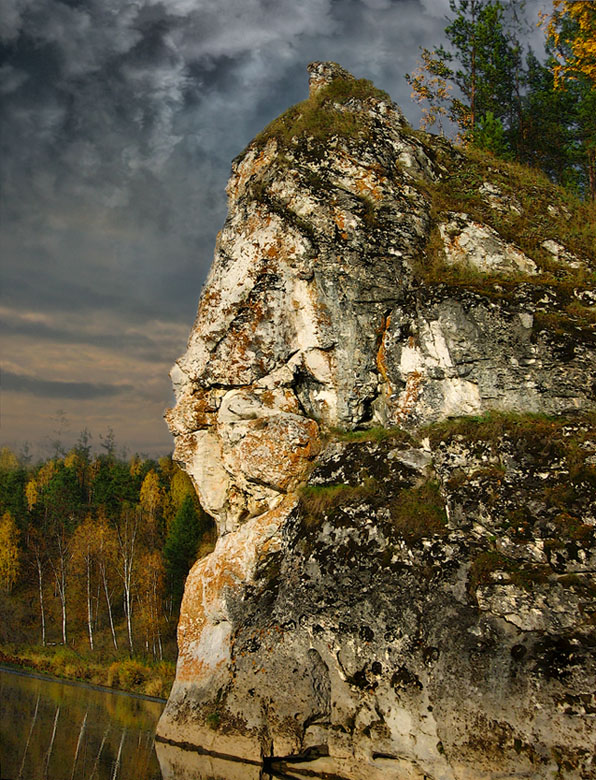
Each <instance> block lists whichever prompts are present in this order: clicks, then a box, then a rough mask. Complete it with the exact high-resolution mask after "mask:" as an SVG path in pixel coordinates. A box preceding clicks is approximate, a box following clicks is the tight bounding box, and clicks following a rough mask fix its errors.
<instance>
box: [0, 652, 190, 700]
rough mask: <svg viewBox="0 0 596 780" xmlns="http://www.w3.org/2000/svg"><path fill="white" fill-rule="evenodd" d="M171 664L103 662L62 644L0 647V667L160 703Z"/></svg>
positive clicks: (166, 690)
mask: <svg viewBox="0 0 596 780" xmlns="http://www.w3.org/2000/svg"><path fill="white" fill-rule="evenodd" d="M172 666H173V664H172V663H171V662H167V661H166V662H164V661H162V662H157V663H153V664H152V663H151V662H147V661H144V660H141V659H138V658H113V659H108V660H107V661H106V660H104V661H103V662H102V661H99V660H96V659H90V658H86V657H84V656H80V655H79V654H78V653H77V652H76V651H74V650H72V649H70V648H66V649H65V648H63V647H62V646H60V647H58V648H56V651H55V652H52V651H51V650H50V651H49V652H48V650H47V649H41V648H36V647H32V648H30V647H26V648H18V649H15V648H13V647H11V648H6V647H0V669H3V670H4V671H7V672H12V673H15V674H22V675H25V676H31V677H36V678H38V679H43V680H50V681H54V682H66V683H72V684H75V685H84V686H87V687H89V688H93V689H95V690H99V691H109V692H111V693H122V694H126V695H128V696H137V697H139V698H142V699H147V700H149V701H159V702H163V703H165V702H166V701H167V699H168V695H169V691H170V688H171V685H172V683H173V681H174V676H175V667H174V668H171V667H172Z"/></svg>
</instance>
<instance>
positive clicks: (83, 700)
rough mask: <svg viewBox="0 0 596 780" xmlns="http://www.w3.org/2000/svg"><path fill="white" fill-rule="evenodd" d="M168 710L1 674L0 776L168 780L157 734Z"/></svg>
mask: <svg viewBox="0 0 596 780" xmlns="http://www.w3.org/2000/svg"><path fill="white" fill-rule="evenodd" d="M163 707H164V703H163V702H161V701H151V700H148V699H142V698H139V697H135V696H129V695H126V694H118V693H112V692H111V691H103V690H97V689H95V688H92V687H90V686H84V685H78V684H71V683H67V682H55V681H53V680H46V679H40V678H36V677H30V676H27V675H23V674H19V673H15V672H9V671H4V670H0V778H1V780H17V779H18V780H21V778H22V780H37V779H38V778H39V780H42V779H43V780H46V778H47V780H79V779H80V778H85V780H161V777H162V775H161V772H160V768H159V763H158V761H157V757H156V754H155V748H154V734H155V726H156V724H157V720H158V718H159V716H160V714H161V711H162V709H163Z"/></svg>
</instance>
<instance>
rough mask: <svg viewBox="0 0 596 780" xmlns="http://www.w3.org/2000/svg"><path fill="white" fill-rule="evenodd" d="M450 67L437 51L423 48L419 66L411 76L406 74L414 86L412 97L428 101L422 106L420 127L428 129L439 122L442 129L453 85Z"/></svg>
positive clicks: (416, 99) (420, 101)
mask: <svg viewBox="0 0 596 780" xmlns="http://www.w3.org/2000/svg"><path fill="white" fill-rule="evenodd" d="M449 75H450V71H449V69H448V68H447V67H446V66H445V64H444V62H442V61H441V59H440V58H439V57H438V56H437V55H436V53H435V52H432V51H430V50H429V49H425V48H423V49H422V50H421V54H420V61H419V63H418V67H417V68H416V70H415V71H414V72H413V73H412V75H411V76H406V78H407V80H408V83H409V84H410V86H411V87H412V94H411V97H412V99H413V100H415V101H416V102H417V103H424V102H428V103H429V105H428V106H424V107H423V108H422V119H421V120H420V127H421V128H423V129H425V130H426V129H427V128H428V127H431V126H432V125H434V124H435V122H438V123H439V128H440V129H441V130H442V118H443V117H446V116H448V113H449V112H448V104H449V100H450V94H449V93H450V92H451V89H452V85H451V84H450V83H449V82H448V80H447V79H448V77H449Z"/></svg>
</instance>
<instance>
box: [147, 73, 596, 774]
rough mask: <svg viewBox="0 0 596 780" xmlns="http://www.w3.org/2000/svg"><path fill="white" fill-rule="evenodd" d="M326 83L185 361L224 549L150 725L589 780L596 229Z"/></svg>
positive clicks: (380, 766) (236, 214) (235, 189)
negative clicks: (595, 243)
mask: <svg viewBox="0 0 596 780" xmlns="http://www.w3.org/2000/svg"><path fill="white" fill-rule="evenodd" d="M309 72H310V96H309V98H308V100H306V101H304V103H302V104H299V105H298V106H296V107H294V108H293V109H290V111H288V112H287V113H286V114H285V115H283V116H282V117H280V118H279V119H277V120H275V121H274V122H273V123H272V124H271V125H270V126H269V127H268V128H266V129H265V130H264V131H263V133H261V134H260V135H259V136H258V137H257V138H256V139H255V140H254V141H253V142H252V143H251V144H250V145H249V147H248V148H247V150H245V152H244V153H243V154H242V155H241V156H240V157H239V158H237V160H236V161H235V162H234V165H233V169H232V176H231V178H230V182H229V185H228V196H229V212H228V218H227V220H226V223H225V225H224V228H223V230H222V231H221V233H220V234H219V236H218V241H217V247H216V252H215V258H214V262H213V265H212V268H211V271H210V274H209V277H208V279H207V282H206V284H205V288H204V290H203V292H202V295H201V299H200V303H199V311H198V315H197V319H196V322H195V325H194V328H193V330H192V333H191V337H190V340H189V345H188V350H187V352H186V354H185V355H184V356H183V357H182V358H180V360H179V361H178V362H177V363H176V365H175V366H174V369H173V370H172V379H173V383H174V388H175V391H176V399H177V402H176V406H175V408H174V409H172V410H170V411H169V412H168V414H167V419H168V423H169V425H170V428H171V430H172V433H173V434H174V437H175V441H176V449H175V457H176V458H177V459H178V460H179V461H180V462H182V463H183V464H184V467H185V468H186V470H187V471H188V473H189V474H190V476H191V477H192V479H193V481H194V483H195V486H196V489H197V491H198V493H199V496H200V498H201V502H202V504H203V506H204V507H205V509H206V510H207V511H208V512H209V513H210V514H211V515H212V516H213V518H214V519H215V521H216V523H217V525H218V529H219V534H220V536H219V540H218V542H217V545H216V548H215V550H214V552H213V553H211V554H210V555H209V556H208V557H207V558H205V559H203V560H200V561H198V562H197V564H195V566H194V567H193V569H192V571H191V573H190V574H189V577H188V580H187V583H186V590H185V596H184V600H183V605H182V612H181V618H180V624H179V629H178V638H179V661H178V668H177V676H176V682H175V684H174V688H173V690H172V694H171V696H170V700H169V702H168V705H167V707H166V710H165V712H164V715H163V717H162V720H161V721H160V726H159V730H158V735H159V738H160V739H161V740H163V741H170V742H172V743H178V744H186V745H194V746H199V747H200V748H201V749H202V750H203V751H208V752H210V753H212V754H213V755H216V754H217V755H220V756H222V755H230V756H235V757H238V758H244V759H247V760H250V761H253V762H261V761H264V762H265V764H268V765H271V766H273V765H276V764H277V765H279V766H282V767H283V770H284V772H285V773H286V775H287V776H296V777H300V776H303V775H305V774H308V773H309V772H311V773H319V774H324V773H328V774H333V775H334V776H341V777H346V778H387V779H391V778H395V780H398V779H399V780H401V778H423V777H426V778H432V780H439V778H441V780H456V779H457V780H463V779H464V778H466V779H467V778H470V780H472V779H473V780H479V778H497V777H499V778H504V777H536V778H547V777H548V778H551V777H553V776H555V774H556V773H557V772H558V773H559V774H558V775H556V776H558V777H565V778H590V777H596V764H595V763H594V749H595V747H596V737H595V733H596V729H595V725H596V721H595V716H596V702H595V700H594V690H595V688H596V676H595V673H596V666H595V663H594V657H593V653H594V647H595V645H596V632H595V622H596V585H595V581H594V571H595V569H596V549H595V545H596V542H595V527H596V509H595V506H596V418H595V417H594V410H595V409H596V332H595V321H596V317H595V312H594V304H595V303H596V293H595V292H594V286H595V284H594V283H595V280H596V277H595V271H594V268H595V264H594V256H593V247H592V250H591V247H590V240H591V238H592V239H593V236H591V234H590V233H589V231H586V230H583V231H582V230H579V229H576V227H575V225H576V223H575V222H574V220H576V221H577V220H581V219H582V217H581V215H579V216H577V215H574V213H572V211H570V209H571V208H572V207H571V206H569V204H567V203H566V202H565V198H564V197H563V195H562V194H561V193H560V192H558V191H557V190H556V189H555V188H553V187H551V186H550V185H549V184H548V183H547V182H545V181H542V180H540V179H539V178H538V177H537V176H536V175H534V174H529V173H524V172H523V171H521V170H520V169H517V168H514V167H512V166H507V165H506V164H501V163H498V162H496V161H494V160H491V159H488V158H483V157H482V155H479V154H478V153H474V154H471V155H466V156H464V155H463V154H462V153H461V152H460V151H458V150H456V149H454V148H453V147H451V146H450V145H449V144H448V143H447V142H446V141H444V140H442V139H438V138H434V137H432V136H428V135H426V134H423V133H417V132H414V131H412V130H411V129H410V128H409V127H408V126H407V124H406V122H405V120H404V118H403V116H402V114H401V112H400V111H399V109H398V108H397V106H395V104H393V103H392V102H391V100H390V99H389V97H388V96H387V95H386V94H385V93H382V92H381V91H379V90H377V89H375V88H374V87H373V86H372V85H371V84H370V83H369V82H366V81H363V80H356V79H354V78H353V77H352V76H351V75H350V74H348V73H347V72H346V71H344V70H343V69H342V68H340V67H339V66H337V65H334V64H333V63H313V64H311V65H310V66H309ZM524 177H525V178H524ZM584 219H585V218H584ZM584 227H585V226H584ZM466 417H467V418H468V419H467V420H466V419H463V418H466ZM450 418H458V419H457V420H455V421H449V419H450ZM460 418H461V419H460Z"/></svg>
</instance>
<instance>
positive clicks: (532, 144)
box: [406, 0, 596, 200]
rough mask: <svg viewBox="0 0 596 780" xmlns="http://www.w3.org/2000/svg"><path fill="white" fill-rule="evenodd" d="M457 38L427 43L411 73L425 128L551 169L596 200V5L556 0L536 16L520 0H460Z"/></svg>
mask: <svg viewBox="0 0 596 780" xmlns="http://www.w3.org/2000/svg"><path fill="white" fill-rule="evenodd" d="M449 5H450V9H451V16H450V17H449V18H448V20H447V21H448V23H447V26H446V27H445V36H446V38H447V41H448V44H447V45H441V46H435V47H434V48H432V49H428V48H423V49H421V58H420V62H419V65H418V67H417V69H416V70H415V71H414V72H413V73H411V74H407V75H406V79H407V81H408V82H409V84H410V85H411V87H412V97H413V98H414V99H415V100H417V101H418V102H420V103H421V104H422V106H423V108H422V111H423V118H422V123H421V124H422V127H423V128H425V129H429V128H436V129H438V130H439V132H441V133H443V132H445V131H446V130H450V131H451V130H452V129H453V127H455V128H456V131H457V132H458V135H459V138H460V140H461V141H463V142H464V143H465V144H472V145H474V146H477V147H480V148H482V149H487V150H488V151H490V152H492V153H494V154H495V155H497V156H499V157H502V158H504V159H509V160H515V161H517V162H521V163H524V164H528V165H532V166H535V167H538V168H540V169H542V170H543V171H544V172H545V173H546V174H547V175H548V176H549V178H550V179H551V180H552V181H554V182H556V183H557V184H561V185H563V186H565V187H567V188H569V189H571V190H572V191H574V193H575V194H577V195H579V196H580V197H582V198H584V199H588V198H591V199H592V200H594V199H596V3H594V2H585V1H582V2H573V1H572V0H554V2H553V4H552V9H551V12H550V13H549V14H546V13H543V14H541V16H540V19H539V21H538V26H539V27H540V28H541V29H542V31H543V34H544V52H539V56H537V54H536V53H535V52H534V51H533V50H532V49H531V48H530V47H529V46H528V45H527V43H526V41H527V40H528V36H529V34H530V33H531V32H532V28H533V27H535V25H536V21H535V20H534V21H529V20H528V19H527V18H526V16H525V9H524V6H525V3H524V2H523V1H522V2H520V1H519V0H450V4H449Z"/></svg>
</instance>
